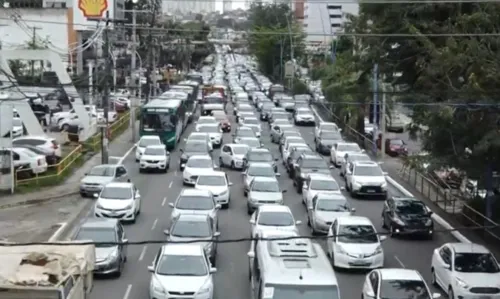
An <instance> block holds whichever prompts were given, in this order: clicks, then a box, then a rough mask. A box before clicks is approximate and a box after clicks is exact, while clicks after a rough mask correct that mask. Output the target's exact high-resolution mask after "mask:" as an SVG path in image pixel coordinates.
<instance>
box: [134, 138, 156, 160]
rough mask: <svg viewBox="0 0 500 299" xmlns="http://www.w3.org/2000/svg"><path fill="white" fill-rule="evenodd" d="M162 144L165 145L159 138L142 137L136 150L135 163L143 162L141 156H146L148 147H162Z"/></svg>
mask: <svg viewBox="0 0 500 299" xmlns="http://www.w3.org/2000/svg"><path fill="white" fill-rule="evenodd" d="M161 144H163V143H162V142H161V140H160V137H159V136H154V135H146V136H142V137H141V139H140V140H139V143H137V147H136V149H135V161H136V162H139V161H140V160H141V156H142V155H143V154H144V151H145V150H146V147H148V146H149V145H161Z"/></svg>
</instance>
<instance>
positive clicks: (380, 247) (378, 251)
mask: <svg viewBox="0 0 500 299" xmlns="http://www.w3.org/2000/svg"><path fill="white" fill-rule="evenodd" d="M381 253H382V246H380V245H379V246H377V248H376V249H375V252H374V253H373V255H376V254H381Z"/></svg>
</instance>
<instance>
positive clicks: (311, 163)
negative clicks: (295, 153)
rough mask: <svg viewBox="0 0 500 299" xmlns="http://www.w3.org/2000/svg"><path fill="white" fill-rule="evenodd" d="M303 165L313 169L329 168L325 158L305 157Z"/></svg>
mask: <svg viewBox="0 0 500 299" xmlns="http://www.w3.org/2000/svg"><path fill="white" fill-rule="evenodd" d="M302 167H303V168H311V169H319V168H321V169H323V168H327V166H326V163H325V160H323V159H303V160H302Z"/></svg>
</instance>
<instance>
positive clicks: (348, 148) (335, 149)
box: [330, 142, 363, 167]
mask: <svg viewBox="0 0 500 299" xmlns="http://www.w3.org/2000/svg"><path fill="white" fill-rule="evenodd" d="M347 153H363V150H362V149H361V148H360V147H359V145H358V144H357V143H355V142H337V143H335V144H334V145H333V146H332V148H331V149H330V162H332V163H333V165H335V166H337V167H340V166H341V165H342V163H343V162H344V157H345V154H347Z"/></svg>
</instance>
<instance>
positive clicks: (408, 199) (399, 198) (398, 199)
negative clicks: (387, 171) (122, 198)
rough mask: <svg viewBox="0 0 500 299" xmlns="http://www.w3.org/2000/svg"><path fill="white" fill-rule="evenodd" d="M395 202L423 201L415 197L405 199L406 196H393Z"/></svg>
mask: <svg viewBox="0 0 500 299" xmlns="http://www.w3.org/2000/svg"><path fill="white" fill-rule="evenodd" d="M392 199H393V200H395V201H403V200H404V201H418V202H420V201H421V200H420V199H418V198H415V197H404V196H393V197H392Z"/></svg>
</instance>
